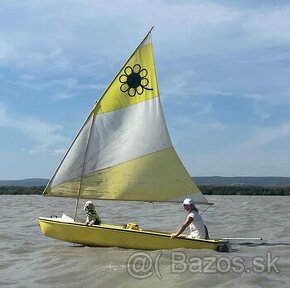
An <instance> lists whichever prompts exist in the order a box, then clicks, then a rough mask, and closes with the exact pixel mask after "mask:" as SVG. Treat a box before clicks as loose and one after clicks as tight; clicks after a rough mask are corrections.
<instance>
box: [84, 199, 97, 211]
mask: <svg viewBox="0 0 290 288" xmlns="http://www.w3.org/2000/svg"><path fill="white" fill-rule="evenodd" d="M84 210H85V211H92V210H95V206H94V204H93V202H92V201H87V202H86V204H85V206H84Z"/></svg>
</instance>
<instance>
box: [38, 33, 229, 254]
mask: <svg viewBox="0 0 290 288" xmlns="http://www.w3.org/2000/svg"><path fill="white" fill-rule="evenodd" d="M151 34H152V29H151V30H150V31H149V32H148V34H147V35H146V36H145V38H144V39H143V40H142V41H141V43H140V44H139V46H138V47H137V48H136V50H135V51H134V52H133V53H132V55H131V56H130V57H129V59H128V60H127V61H126V62H125V64H124V65H123V67H122V68H121V70H120V71H119V72H118V73H117V75H116V76H115V78H114V79H113V80H112V82H111V84H110V85H109V86H108V88H107V89H106V90H105V92H104V93H103V95H102V96H101V97H100V99H99V100H98V101H97V102H96V104H95V105H94V107H93V109H92V110H91V112H90V113H89V115H88V117H87V119H86V121H85V123H84V124H83V126H82V127H81V129H80V131H79V133H78V134H77V135H76V137H75V139H74V140H73V142H72V144H71V145H70V147H69V149H68V150H67V152H66V154H65V155H64V157H63V159H62V161H61V162H60V164H59V166H58V167H57V169H56V171H55V173H54V175H53V176H52V178H51V180H50V181H49V183H48V185H47V187H46V188H45V190H44V192H43V195H44V196H55V197H70V198H75V199H76V207H75V212H74V218H71V217H69V216H67V215H65V214H64V215H63V216H62V217H56V218H55V217H54V218H49V217H39V224H40V227H41V230H42V233H43V234H44V235H45V236H48V237H51V238H55V239H59V240H63V241H67V242H71V243H77V244H82V245H87V246H101V247H122V248H130V249H144V250H154V249H174V248H181V247H183V248H192V249H213V250H218V251H220V250H223V249H225V247H228V245H229V243H228V241H226V240H222V239H189V238H188V237H186V236H185V235H181V236H179V237H177V238H174V239H172V240H171V239H170V234H169V233H165V232H158V231H152V230H145V229H140V228H138V226H137V225H131V226H130V225H129V226H128V225H127V226H128V227H129V228H128V227H127V226H122V225H120V226H118V225H110V224H100V225H93V226H86V225H85V224H84V223H81V222H78V221H76V216H77V210H78V205H79V200H80V199H90V200H91V199H95V200H97V199H99V200H123V201H146V202H179V203H181V202H180V201H181V200H182V199H184V198H185V197H191V198H192V199H193V201H194V202H195V203H196V204H206V205H207V204H209V203H208V201H207V200H206V198H205V197H204V196H203V194H202V193H201V192H200V190H199V188H198V187H197V185H196V184H195V183H194V182H193V181H192V178H191V177H190V175H189V174H188V172H187V171H186V169H185V167H184V166H183V164H182V162H181V160H180V159H179V157H178V155H177V153H176V151H175V149H174V147H173V145H172V142H171V139H170V136H169V134H168V130H167V127H166V123H165V119H164V115H163V112H162V107H161V102H160V98H159V89H158V83H157V77H156V70H155V64H154V57H153V47H152V35H151ZM136 227H137V228H136Z"/></svg>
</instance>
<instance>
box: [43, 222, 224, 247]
mask: <svg viewBox="0 0 290 288" xmlns="http://www.w3.org/2000/svg"><path fill="white" fill-rule="evenodd" d="M38 219H39V220H41V221H44V222H53V223H60V224H64V225H73V226H81V227H87V228H95V229H105V230H106V229H107V230H115V231H122V232H130V233H141V234H145V235H151V236H159V237H166V238H168V237H170V236H171V234H170V233H166V232H158V231H154V230H137V229H136V230H134V229H125V228H123V227H122V226H117V225H116V226H115V225H111V224H101V225H92V226H87V225H85V224H84V223H80V222H66V221H63V220H60V219H61V218H47V217H39V218H38ZM105 225H108V226H114V227H106V226H105ZM176 239H182V240H187V241H197V242H205V243H211V244H222V243H228V242H229V241H227V240H222V239H197V238H187V237H186V236H179V237H177V238H176Z"/></svg>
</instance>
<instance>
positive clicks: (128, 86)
mask: <svg viewBox="0 0 290 288" xmlns="http://www.w3.org/2000/svg"><path fill="white" fill-rule="evenodd" d="M147 75H148V71H147V69H145V68H142V67H141V65H139V64H135V65H134V66H133V67H131V66H127V67H126V68H125V69H124V74H122V75H121V76H120V77H119V81H120V82H121V83H122V84H121V87H120V90H121V91H122V92H124V93H126V92H127V93H128V95H129V96H130V97H134V96H135V95H136V94H138V95H141V94H142V93H143V92H144V90H153V88H148V87H147V86H148V84H149V80H148V79H147V78H146V77H147Z"/></svg>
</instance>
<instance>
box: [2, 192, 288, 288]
mask: <svg viewBox="0 0 290 288" xmlns="http://www.w3.org/2000/svg"><path fill="white" fill-rule="evenodd" d="M208 200H209V201H210V202H214V203H215V205H214V206H213V207H211V208H210V209H209V210H207V211H206V212H205V213H204V214H202V216H203V218H204V220H205V222H206V224H207V226H208V228H209V231H210V236H211V237H213V238H215V237H263V240H262V241H258V242H253V241H240V242H238V243H233V252H232V253H218V252H215V251H210V250H189V249H176V250H172V251H170V250H160V251H149V252H142V251H136V250H126V249H120V248H114V247H113V248H90V247H81V246H78V245H72V244H69V243H66V242H61V241H58V240H54V239H50V238H47V237H45V236H43V235H42V234H41V231H40V229H39V226H38V222H37V218H38V217H39V216H51V215H61V214H62V213H63V212H65V213H67V214H68V215H71V214H72V211H73V209H74V201H73V200H70V199H62V198H44V197H42V196H27V195H25V196H10V195H7V196H1V217H0V223H1V230H0V240H1V241H0V251H1V262H0V287H40V288H42V287H87V288H89V287H161V285H162V287H163V285H164V287H287V288H288V287H290V284H289V283H290V235H289V231H290V221H289V203H290V197H277V196H276V197H272V196H268V197H265V196H251V197H248V196H212V197H208ZM95 203H96V206H97V209H98V212H99V214H100V215H101V217H102V220H103V222H104V223H111V224H125V223H127V222H135V223H138V224H139V225H140V226H141V227H142V228H144V229H157V230H161V231H170V232H175V231H176V230H177V229H178V227H179V225H180V224H181V223H182V221H183V220H184V218H185V216H186V215H185V212H184V211H183V208H182V206H181V205H177V204H154V207H153V206H152V204H148V203H136V202H132V203H125V202H113V201H112V202H109V201H107V202H104V201H95ZM82 205H83V202H81V206H82ZM199 208H200V210H202V209H203V208H204V207H199ZM79 218H80V219H79V220H82V221H83V220H84V219H85V215H84V213H83V212H82V211H81V209H80V210H79ZM133 264H137V265H133ZM142 264H144V266H142ZM165 285H166V286H165Z"/></svg>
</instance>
